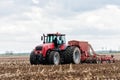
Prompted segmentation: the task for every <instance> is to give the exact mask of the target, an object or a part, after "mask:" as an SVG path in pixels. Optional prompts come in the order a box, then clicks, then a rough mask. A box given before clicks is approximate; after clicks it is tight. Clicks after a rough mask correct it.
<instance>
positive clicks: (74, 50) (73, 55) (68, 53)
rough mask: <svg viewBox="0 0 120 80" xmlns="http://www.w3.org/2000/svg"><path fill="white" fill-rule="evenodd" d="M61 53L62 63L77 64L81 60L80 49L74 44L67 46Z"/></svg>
mask: <svg viewBox="0 0 120 80" xmlns="http://www.w3.org/2000/svg"><path fill="white" fill-rule="evenodd" d="M63 55H64V63H67V64H68V63H74V64H79V63H80V62H81V60H80V58H81V51H80V49H79V48H78V47H76V46H71V47H67V48H66V50H65V52H64V54H63Z"/></svg>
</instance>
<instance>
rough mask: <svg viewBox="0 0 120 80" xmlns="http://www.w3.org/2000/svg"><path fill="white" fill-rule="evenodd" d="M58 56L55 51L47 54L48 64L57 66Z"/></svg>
mask: <svg viewBox="0 0 120 80" xmlns="http://www.w3.org/2000/svg"><path fill="white" fill-rule="evenodd" d="M59 63H60V54H59V52H57V51H51V52H50V54H49V64H54V65H59Z"/></svg>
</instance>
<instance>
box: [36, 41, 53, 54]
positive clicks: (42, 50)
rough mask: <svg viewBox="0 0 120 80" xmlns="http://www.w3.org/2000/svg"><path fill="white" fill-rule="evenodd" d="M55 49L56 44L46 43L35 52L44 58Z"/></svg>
mask: <svg viewBox="0 0 120 80" xmlns="http://www.w3.org/2000/svg"><path fill="white" fill-rule="evenodd" d="M52 49H54V43H45V44H41V45H38V46H36V47H35V49H34V51H35V52H36V53H38V54H39V53H41V54H42V55H43V56H45V55H46V53H47V51H48V50H52Z"/></svg>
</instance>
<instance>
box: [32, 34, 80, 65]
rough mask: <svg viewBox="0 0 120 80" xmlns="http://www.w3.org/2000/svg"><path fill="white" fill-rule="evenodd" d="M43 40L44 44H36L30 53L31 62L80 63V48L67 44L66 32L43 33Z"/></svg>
mask: <svg viewBox="0 0 120 80" xmlns="http://www.w3.org/2000/svg"><path fill="white" fill-rule="evenodd" d="M41 40H43V44H41V45H38V46H36V47H35V49H34V50H33V51H32V52H31V54H30V63H31V64H54V65H58V64H66V63H74V64H79V63H80V54H81V52H80V50H79V48H78V47H77V46H69V45H66V40H65V34H60V33H53V34H51V33H50V34H47V35H44V34H43V36H41Z"/></svg>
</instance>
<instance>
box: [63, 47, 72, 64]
mask: <svg viewBox="0 0 120 80" xmlns="http://www.w3.org/2000/svg"><path fill="white" fill-rule="evenodd" d="M71 48H72V47H67V48H66V50H65V51H64V52H63V54H62V55H63V58H64V59H63V60H64V61H63V64H69V63H71V62H72V57H71V52H72V51H71Z"/></svg>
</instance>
